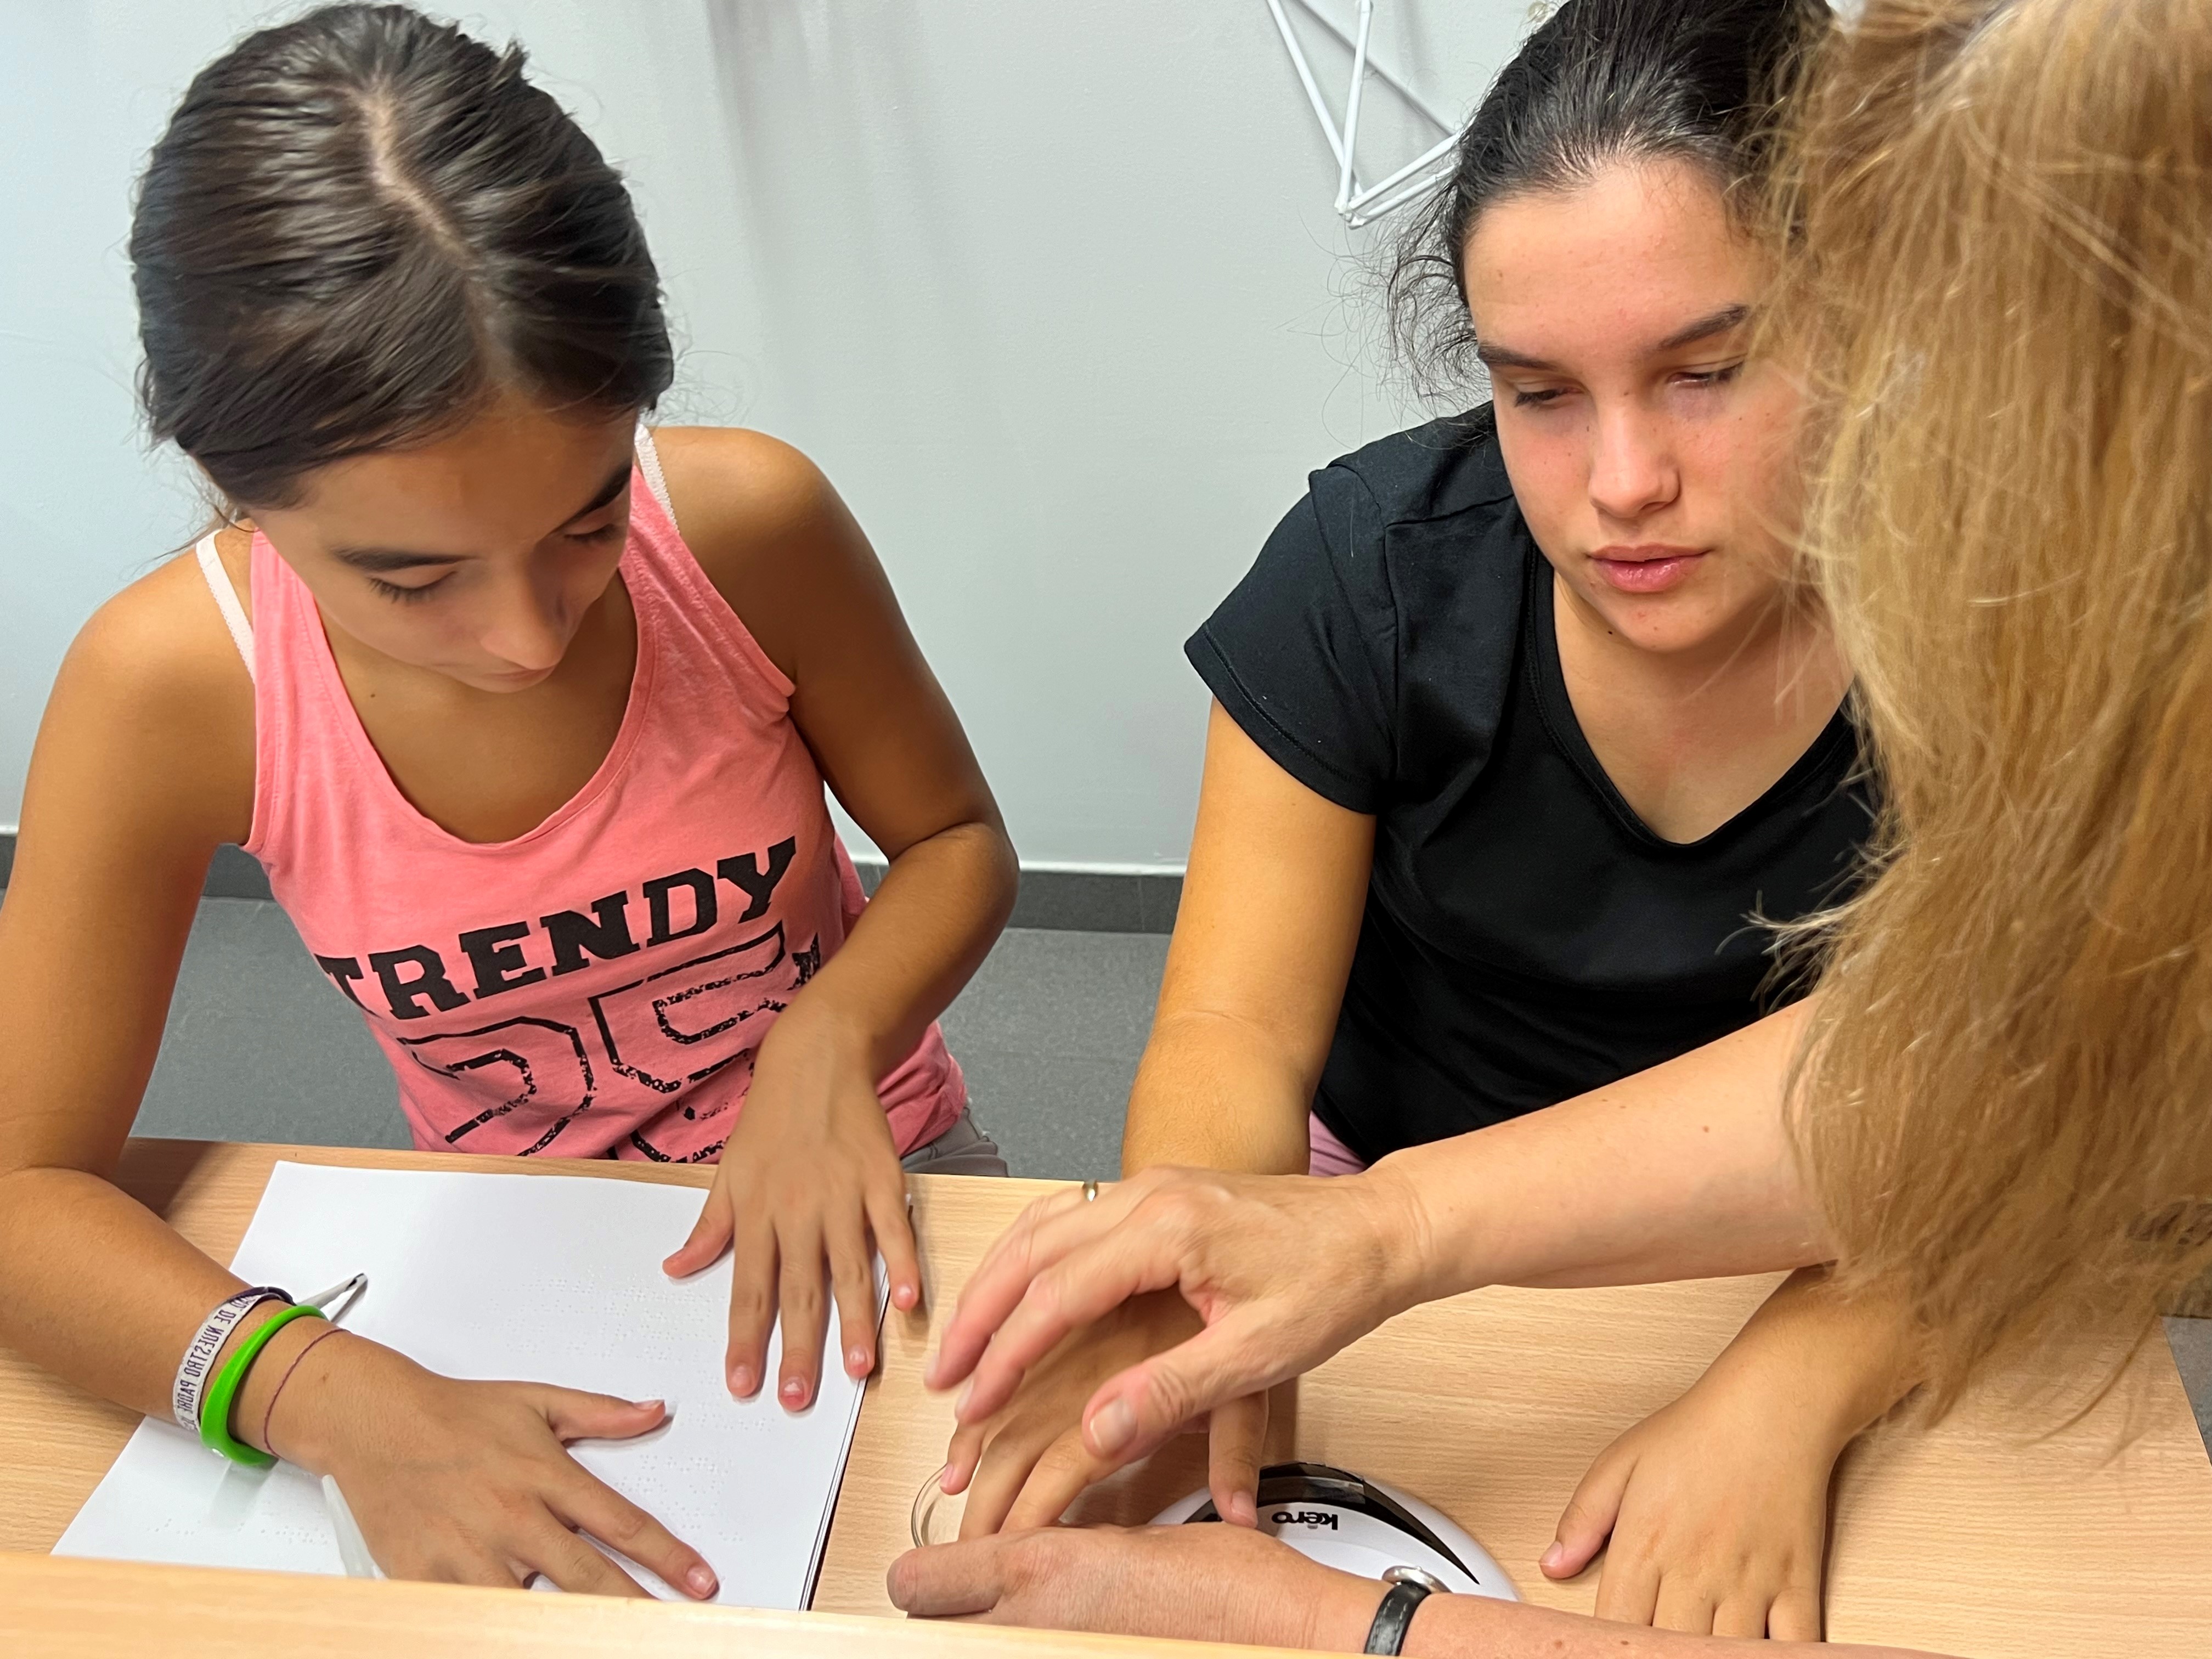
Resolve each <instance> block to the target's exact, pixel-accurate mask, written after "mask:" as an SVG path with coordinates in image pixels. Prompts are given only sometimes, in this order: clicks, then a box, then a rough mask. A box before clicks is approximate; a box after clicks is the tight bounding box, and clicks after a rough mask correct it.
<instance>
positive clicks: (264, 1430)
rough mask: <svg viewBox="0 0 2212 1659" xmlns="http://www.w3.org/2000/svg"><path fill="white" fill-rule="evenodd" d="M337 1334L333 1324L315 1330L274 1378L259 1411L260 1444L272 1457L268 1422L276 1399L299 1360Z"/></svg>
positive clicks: (273, 1452)
mask: <svg viewBox="0 0 2212 1659" xmlns="http://www.w3.org/2000/svg"><path fill="white" fill-rule="evenodd" d="M337 1334H338V1328H337V1326H335V1325H325V1326H324V1327H323V1328H322V1329H321V1330H319V1331H317V1332H316V1333H315V1334H314V1335H313V1336H312V1337H310V1338H309V1339H308V1340H307V1346H306V1347H304V1348H302V1349H301V1350H300V1352H297V1353H295V1354H294V1355H293V1356H292V1363H291V1364H289V1365H287V1366H286V1367H285V1368H284V1375H283V1376H280V1377H278V1378H277V1379H276V1387H275V1388H274V1389H270V1394H269V1405H268V1408H267V1409H266V1410H264V1412H263V1413H261V1444H262V1447H263V1448H264V1449H265V1450H266V1451H267V1452H268V1453H269V1454H270V1455H271V1456H272V1457H273V1456H275V1455H276V1447H274V1446H272V1445H270V1443H269V1424H270V1419H273V1418H274V1417H275V1416H276V1401H277V1400H278V1399H279V1398H280V1397H281V1396H282V1395H283V1392H284V1385H285V1384H286V1383H289V1382H290V1381H291V1380H292V1374H293V1373H294V1372H295V1371H296V1370H299V1369H300V1362H301V1360H303V1359H305V1358H307V1356H308V1355H309V1354H311V1353H313V1352H314V1351H315V1347H316V1345H317V1344H318V1343H321V1342H327V1341H328V1340H330V1339H331V1338H332V1337H334V1336H336V1335H337Z"/></svg>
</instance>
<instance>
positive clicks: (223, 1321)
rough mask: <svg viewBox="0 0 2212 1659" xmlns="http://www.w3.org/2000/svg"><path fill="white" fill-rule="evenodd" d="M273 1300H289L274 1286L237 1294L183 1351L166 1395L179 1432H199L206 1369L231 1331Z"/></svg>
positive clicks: (217, 1312) (220, 1308)
mask: <svg viewBox="0 0 2212 1659" xmlns="http://www.w3.org/2000/svg"><path fill="white" fill-rule="evenodd" d="M271 1297H274V1298H276V1300H277V1301H279V1302H285V1303H289V1302H290V1301H291V1299H292V1298H291V1297H289V1296H287V1295H286V1294H285V1293H284V1292H283V1291H280V1290H278V1289H277V1288H276V1286H275V1285H255V1286H254V1287H253V1288H252V1290H250V1291H240V1292H239V1293H238V1294H237V1295H236V1296H234V1297H231V1298H230V1300H229V1301H228V1302H226V1303H224V1304H222V1306H221V1307H219V1308H217V1309H216V1310H215V1311H214V1312H213V1313H211V1314H210V1315H209V1316H207V1322H206V1323H205V1324H204V1325H202V1326H201V1327H200V1331H199V1334H198V1335H197V1336H196V1337H194V1338H193V1339H192V1340H191V1346H189V1347H187V1348H186V1349H185V1359H184V1363H183V1364H180V1365H179V1366H178V1367H177V1381H176V1384H175V1386H174V1387H173V1388H172V1389H170V1391H169V1407H170V1409H171V1410H172V1411H173V1413H175V1414H176V1419H177V1426H178V1427H179V1428H180V1429H183V1430H185V1431H187V1432H188V1433H191V1434H197V1433H198V1432H199V1431H200V1390H201V1389H204V1388H205V1387H206V1386H207V1380H208V1370H209V1368H210V1367H211V1366H212V1365H213V1364H215V1357H216V1355H217V1354H219V1353H221V1352H222V1345H223V1343H224V1342H225V1341H226V1340H228V1338H229V1336H230V1332H231V1328H232V1327H233V1326H234V1325H235V1324H237V1323H238V1322H239V1321H240V1320H241V1319H243V1318H245V1317H246V1315H247V1314H249V1313H251V1312H252V1311H253V1310H254V1309H256V1308H258V1307H259V1306H260V1305H261V1304H263V1303H264V1302H266V1301H268V1300H270V1298H271Z"/></svg>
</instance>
